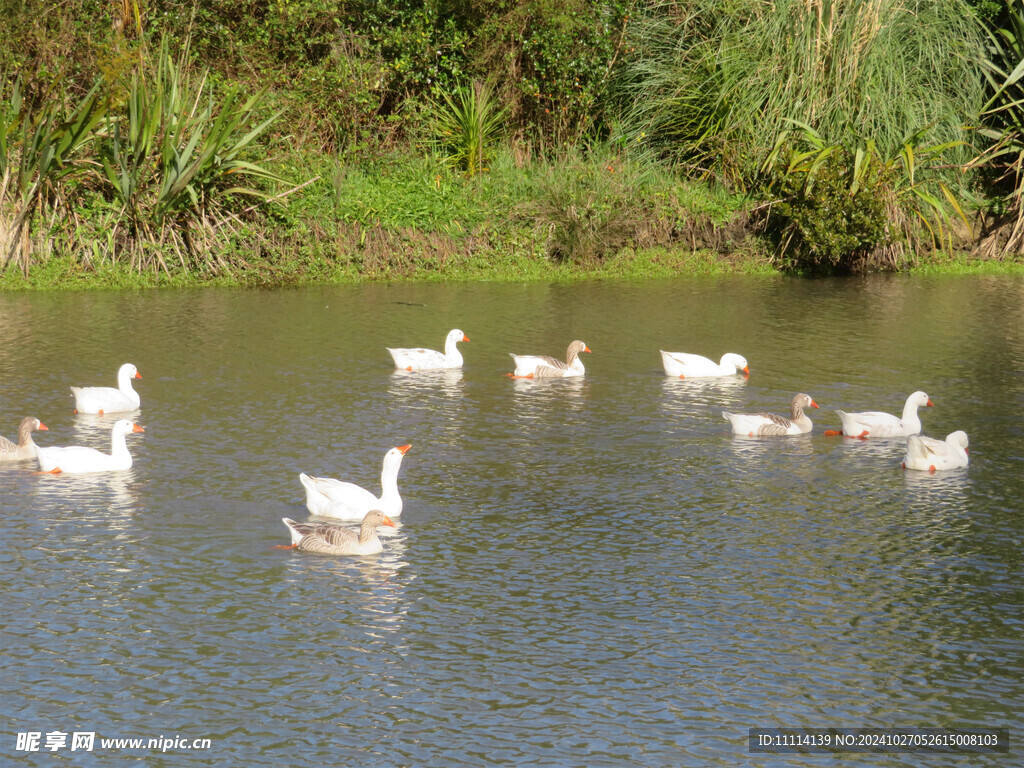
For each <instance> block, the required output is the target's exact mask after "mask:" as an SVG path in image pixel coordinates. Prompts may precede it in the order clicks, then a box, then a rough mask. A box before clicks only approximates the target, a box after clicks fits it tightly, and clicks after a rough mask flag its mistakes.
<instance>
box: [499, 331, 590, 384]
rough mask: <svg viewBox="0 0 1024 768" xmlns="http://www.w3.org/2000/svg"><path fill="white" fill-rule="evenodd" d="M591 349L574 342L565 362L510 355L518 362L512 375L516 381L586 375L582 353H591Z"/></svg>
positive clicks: (534, 356)
mask: <svg viewBox="0 0 1024 768" xmlns="http://www.w3.org/2000/svg"><path fill="white" fill-rule="evenodd" d="M589 351H590V347H588V346H587V345H586V344H584V343H583V342H582V341H580V340H578V339H577V340H576V341H574V342H573V343H572V344H570V345H569V348H568V349H567V350H566V351H565V361H564V362H563V361H561V360H557V359H556V358H554V357H547V356H546V355H516V354H512V353H511V352H510V353H509V354H510V355H511V356H512V359H513V360H515V361H516V370H515V372H514V373H512V374H510V375H511V376H512V377H513V378H516V379H542V378H567V377H570V376H582V375H583V374H584V373H586V370H585V369H584V368H583V362H582V361H581V360H580V352H589Z"/></svg>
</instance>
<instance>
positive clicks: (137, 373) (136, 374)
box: [135, 371, 142, 379]
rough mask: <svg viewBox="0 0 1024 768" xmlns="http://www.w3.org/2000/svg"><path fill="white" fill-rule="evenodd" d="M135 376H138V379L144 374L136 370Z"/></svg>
mask: <svg viewBox="0 0 1024 768" xmlns="http://www.w3.org/2000/svg"><path fill="white" fill-rule="evenodd" d="M135 378H136V379H141V378H142V374H141V373H139V372H138V371H136V372H135Z"/></svg>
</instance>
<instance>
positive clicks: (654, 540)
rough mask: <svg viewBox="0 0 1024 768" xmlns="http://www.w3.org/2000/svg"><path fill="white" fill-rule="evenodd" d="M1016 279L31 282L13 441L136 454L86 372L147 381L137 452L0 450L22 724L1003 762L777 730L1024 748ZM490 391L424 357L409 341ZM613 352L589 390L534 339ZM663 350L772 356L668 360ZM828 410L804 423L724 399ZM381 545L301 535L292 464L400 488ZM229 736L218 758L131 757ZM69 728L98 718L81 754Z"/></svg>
mask: <svg viewBox="0 0 1024 768" xmlns="http://www.w3.org/2000/svg"><path fill="white" fill-rule="evenodd" d="M1022 298H1024V281H1021V280H1019V279H1011V278H952V279H922V278H917V279H908V278H903V277H896V278H892V277H876V278H866V279H851V280H836V281H796V280H785V279H778V280H765V279H724V280H708V281H664V282H663V281H659V282H654V283H635V284H634V283H625V284H624V283H594V284H584V285H521V286H516V285H512V286H508V285H465V286H459V285H456V286H435V285H400V286H369V287H360V288H307V289H294V290H276V291H220V290H210V291H200V292H191V291H189V292H148V293H101V294H45V295H30V294H13V295H0V327H2V328H3V329H4V339H5V340H4V343H3V344H2V345H0V433H3V434H6V435H8V436H13V435H14V432H15V431H16V429H17V423H18V421H19V420H20V418H21V417H22V416H23V415H30V414H31V415H36V416H38V417H39V418H41V419H42V420H43V421H44V422H46V423H47V424H48V426H49V427H50V429H49V431H48V432H43V433H36V439H37V441H38V442H39V443H40V444H42V445H70V444H87V445H95V446H98V447H102V446H105V444H106V442H107V440H108V437H107V435H108V434H109V427H110V424H111V423H112V421H113V417H80V416H75V415H74V414H72V413H71V408H72V403H71V399H70V397H69V395H68V390H67V387H68V385H71V384H75V385H83V384H84V385H96V384H112V383H113V378H114V373H115V371H116V369H117V367H118V366H119V365H120V364H121V363H122V362H128V361H130V362H133V363H135V364H136V365H137V366H138V368H139V370H140V371H141V373H142V376H143V379H142V381H140V382H137V383H136V388H137V390H138V391H139V392H140V393H141V396H142V408H141V410H140V411H139V412H138V413H136V414H134V415H133V418H135V419H136V420H137V421H138V422H139V423H141V424H143V425H145V427H146V433H145V434H144V435H132V436H130V437H129V438H128V440H129V447H130V449H131V450H132V453H133V455H134V457H135V465H134V467H133V468H132V469H131V470H130V471H128V472H123V473H117V474H116V475H109V476H95V477H87V478H73V477H54V476H49V475H36V474H33V472H32V469H33V467H32V466H31V465H30V464H29V465H20V466H2V465H0V502H2V506H3V508H4V511H5V514H4V516H3V517H2V518H0V520H2V522H0V525H2V526H3V536H2V538H0V566H2V568H0V574H2V575H0V579H2V587H3V594H4V596H5V601H4V605H3V609H2V616H3V628H4V635H5V637H4V653H3V656H2V675H0V685H2V701H3V704H4V706H3V716H4V729H3V732H2V733H0V742H2V748H0V754H3V755H5V758H4V760H5V761H7V762H10V764H12V765H14V764H18V765H21V764H27V765H43V764H50V763H52V762H53V761H54V759H56V758H54V757H53V755H52V754H51V753H50V752H49V751H48V750H46V749H45V746H44V747H42V748H41V749H40V751H39V752H31V751H25V750H18V749H17V748H16V747H17V735H18V734H19V733H25V732H40V733H41V734H43V737H42V740H43V742H45V734H46V733H47V732H53V731H60V732H67V733H69V734H70V733H73V732H76V731H77V732H94V733H96V739H97V742H96V745H95V748H94V750H93V751H92V752H89V753H86V752H84V751H83V750H76V751H74V752H72V751H71V750H70V745H69V746H68V747H65V748H62V749H59V750H58V751H57V754H58V755H60V756H61V757H63V758H65V760H66V761H68V763H67V764H72V765H106V764H113V763H114V762H116V761H118V760H122V761H123V760H125V759H126V758H129V759H136V760H144V761H145V763H146V764H147V765H156V766H165V765H166V766H177V765H215V764H216V765H236V764H238V765H241V764H245V765H251V766H263V765H267V766H270V765H274V766H278V765H289V766H307V765H308V766H320V765H360V766H417V767H419V766H452V765H480V766H494V765H507V766H581V767H582V766H588V767H589V766H652V767H653V766H659V767H660V766H669V765H671V766H707V765H711V766H734V765H738V764H752V765H759V766H783V765H785V766H789V765H806V764H808V761H813V762H822V763H823V762H824V761H829V762H830V763H833V762H840V761H842V762H844V763H846V764H857V765H861V764H870V765H881V766H896V765H922V766H923V765H927V766H933V765H950V766H952V765H957V766H959V765H972V766H975V765H1000V766H1002V765H1009V764H1011V763H1013V762H1014V761H1019V759H1020V757H1019V756H1020V750H1019V746H1018V745H1016V743H1015V745H1014V747H1013V753H1012V754H1011V755H1009V756H1007V755H988V756H935V755H925V754H912V755H868V756H864V755H846V756H845V758H844V757H839V758H831V757H822V756H819V757H803V756H792V755H788V756H787V755H751V754H749V753H748V751H747V734H748V729H749V728H751V727H773V726H804V727H827V726H845V727H869V726H870V727H876V726H877V727H950V728H978V727H992V728H996V727H1000V728H1009V729H1010V732H1011V739H1019V736H1020V732H1021V731H1020V724H1021V718H1020V713H1021V711H1022V704H1024V695H1022V694H1024V686H1022V674H1021V651H1022V642H1021V637H1022V610H1021V607H1022V593H1021V585H1022V583H1024V582H1022V579H1021V575H1022V568H1021V551H1022V550H1021V539H1022V530H1024V527H1022V524H1021V523H1022V509H1024V504H1022V501H1024V373H1022V372H1024V322H1022V320H1024V317H1022V309H1021V308H1022V305H1024V303H1022V301H1021V299H1022ZM453 327H459V328H462V329H463V330H464V331H465V332H466V333H467V334H468V335H469V337H470V338H471V339H472V342H471V343H469V344H463V345H462V347H461V348H462V352H463V355H464V357H465V359H466V363H465V366H464V369H463V370H462V371H461V372H458V371H456V372H447V373H432V374H424V375H408V374H402V373H394V372H393V371H392V370H391V361H390V358H389V357H388V355H387V353H386V351H385V349H384V348H385V347H387V346H428V347H433V348H440V347H441V345H442V343H443V340H444V337H445V334H446V333H447V331H448V330H449V329H450V328H453ZM574 338H579V339H582V340H584V341H585V342H586V343H587V344H588V345H589V346H590V347H591V349H592V350H593V352H592V354H590V355H586V356H585V360H584V362H585V364H586V365H587V375H586V377H585V378H584V379H583V380H576V381H556V382H528V381H526V382H524V381H512V380H510V379H508V378H506V377H505V376H504V375H503V374H505V373H507V372H509V371H511V369H512V365H511V362H512V361H511V359H510V358H509V357H508V353H509V352H516V353H528V354H550V355H559V354H561V353H562V352H563V350H564V349H565V346H566V345H567V344H568V342H569V341H571V340H572V339H574ZM659 349H669V350H670V351H683V352H696V353H699V354H705V355H708V356H712V357H716V358H717V357H719V356H720V355H721V354H722V353H724V352H726V351H735V352H739V353H741V354H743V355H744V356H745V357H746V358H747V359H748V361H749V362H750V367H751V376H750V377H749V379H744V378H743V377H737V378H735V379H730V380H727V381H717V382H698V381H680V380H678V379H670V378H668V377H666V376H665V375H664V374H663V372H662V371H661V366H660V358H659V355H658V350H659ZM916 389H923V390H925V391H927V392H928V394H929V395H930V396H931V398H932V400H933V401H934V402H935V407H934V408H931V409H926V411H923V412H922V414H921V416H922V421H923V422H924V430H925V433H926V434H929V435H932V436H936V437H944V436H945V435H946V434H947V433H949V432H951V431H954V430H956V429H964V430H965V431H966V432H967V433H968V434H969V435H970V439H971V465H970V467H968V468H967V469H964V470H956V471H952V472H946V473H939V474H936V475H934V476H932V475H929V474H927V473H911V472H905V471H903V470H901V469H900V467H899V460H900V458H901V457H902V451H903V446H902V444H901V441H898V440H889V441H878V442H872V441H855V440H844V439H842V438H834V437H833V438H830V437H825V436H824V435H823V431H824V430H825V429H826V428H835V427H837V426H838V419H837V418H836V417H835V414H834V413H832V409H834V408H842V409H844V410H869V409H871V410H874V409H878V410H886V411H890V412H896V413H899V411H900V410H901V408H902V403H903V400H904V399H905V398H906V396H907V395H908V394H909V393H910V392H912V391H914V390H916ZM797 391H804V392H808V393H809V394H811V395H812V397H814V399H815V400H816V401H817V402H818V403H819V404H820V405H821V409H820V410H818V411H813V412H811V414H810V415H811V418H812V419H813V420H814V422H815V428H814V431H813V433H812V434H811V435H808V436H801V437H794V438H785V439H778V440H750V439H744V438H734V437H733V436H732V435H731V434H730V433H729V429H728V423H727V422H726V421H724V420H723V419H722V417H721V415H720V411H721V410H723V409H724V410H741V411H744V410H746V411H764V410H768V411H775V412H785V409H786V407H787V405H788V402H789V400H790V398H791V397H792V395H793V393H795V392H797ZM405 443H411V444H412V446H413V448H412V449H411V450H410V451H409V453H408V454H407V455H406V457H405V460H404V463H403V466H402V469H401V474H400V476H399V487H400V489H401V492H402V495H403V499H404V501H405V510H404V512H403V514H402V517H401V527H400V528H399V529H398V530H397V532H395V533H394V535H392V536H390V537H388V538H386V539H385V552H384V553H383V554H382V555H380V556H376V557H369V558H330V557H323V556H316V555H307V554H303V553H296V552H294V551H282V550H275V549H273V548H272V547H273V546H274V545H276V544H285V543H287V542H288V533H287V531H286V529H285V527H284V526H283V525H282V524H281V522H280V518H281V517H284V516H288V517H295V518H298V519H305V518H306V516H307V512H306V510H305V507H304V496H303V492H302V488H301V486H300V485H299V482H298V473H299V472H300V471H305V472H308V473H311V474H317V475H326V476H331V477H337V478H339V479H344V480H350V481H353V482H357V483H358V484H360V485H364V486H366V487H368V488H370V489H371V490H374V491H375V492H379V474H380V467H381V460H382V458H383V455H384V453H385V451H386V450H387V449H388V448H390V447H392V446H395V445H401V444H405ZM118 737H124V738H143V739H149V738H157V737H166V738H170V739H174V738H181V739H185V740H187V741H188V742H191V741H192V740H193V739H210V747H209V748H208V749H196V750H187V749H183V748H174V749H169V750H168V751H167V752H159V751H158V750H156V749H146V748H139V749H128V748H122V749H115V748H113V747H108V748H105V749H104V748H102V747H101V745H100V743H99V739H100V738H118ZM69 741H70V737H69Z"/></svg>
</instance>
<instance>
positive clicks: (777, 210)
mask: <svg viewBox="0 0 1024 768" xmlns="http://www.w3.org/2000/svg"><path fill="white" fill-rule="evenodd" d="M887 176H888V174H887V172H886V169H885V168H884V167H883V166H882V165H881V164H880V163H878V162H872V163H871V167H870V168H868V169H866V171H865V173H864V176H863V178H862V180H861V183H860V184H859V185H856V186H855V187H854V188H853V190H852V191H851V187H853V157H852V156H851V155H850V153H849V152H848V151H846V150H845V149H841V148H836V150H835V151H833V152H831V153H830V154H829V156H828V157H827V158H826V159H825V160H824V162H822V163H821V165H820V166H818V168H817V169H816V170H815V172H814V173H806V174H796V173H789V174H782V175H780V176H779V177H778V178H777V179H776V184H775V188H776V194H777V196H778V198H779V201H778V202H776V203H775V204H774V206H773V207H772V214H771V215H772V218H773V220H774V223H775V226H776V228H777V230H778V232H779V243H780V251H781V253H782V254H783V259H784V261H785V262H786V264H787V266H789V267H791V268H794V267H795V268H797V269H802V270H808V271H812V272H815V271H825V272H851V271H854V270H858V269H864V268H865V267H866V266H867V265H868V264H869V263H870V261H871V257H872V255H873V254H874V253H875V252H876V251H878V250H879V249H882V248H885V247H886V246H889V245H890V244H891V243H892V238H893V235H892V232H891V231H890V228H889V226H888V221H887V215H886V208H887V206H886V198H887V194H886V192H887V189H889V188H891V179H889V178H887Z"/></svg>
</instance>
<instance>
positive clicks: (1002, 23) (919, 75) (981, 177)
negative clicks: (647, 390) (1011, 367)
mask: <svg viewBox="0 0 1024 768" xmlns="http://www.w3.org/2000/svg"><path fill="white" fill-rule="evenodd" d="M5 5H7V6H9V11H8V12H6V13H5V24H4V25H3V27H2V28H0V287H19V286H22V285H75V284H80V283H83V282H86V283H92V284H95V283H99V284H113V285H154V284H168V285H176V284H186V283H193V282H197V281H199V282H246V283H260V284H281V283H291V282H307V281H313V280H353V279H360V278H364V277H384V278H387V277H412V276H414V277H418V278H428V279H430V278H435V279H480V278H497V279H515V278H561V277H570V276H573V275H579V274H587V275H594V274H597V275H626V276H646V275H667V274H674V273H679V272H694V271H697V272H701V273H708V272H710V273H722V272H728V271H736V270H742V271H751V270H766V271H767V270H777V269H786V270H795V271H824V272H848V271H856V270H866V269H903V268H907V267H910V266H919V265H932V264H942V263H946V262H948V260H949V258H950V257H951V256H952V255H955V256H956V258H957V259H958V260H959V261H960V263H962V264H964V263H969V262H971V261H973V260H979V261H984V262H985V263H986V265H987V266H986V267H985V268H986V269H999V268H1000V267H999V266H997V264H1002V265H1004V266H1005V268H1007V269H1011V270H1013V269H1019V268H1020V267H1019V264H1020V252H1021V249H1022V246H1024V206H1022V202H1024V201H1022V193H1021V188H1022V172H1024V168H1022V162H1024V117H1022V116H1024V90H1022V81H1021V78H1022V75H1024V65H1022V63H1021V62H1022V59H1021V56H1022V51H1024V48H1022V36H1024V2H1022V0H1011V2H1010V3H1008V4H1002V3H995V2H990V0H970V1H969V0H946V1H945V2H942V3H920V2H915V1H914V0H777V2H774V3H764V2H761V1H760V0H730V1H729V2H722V0H686V1H681V2H627V1H626V0H613V1H610V2H590V3H584V2H579V1H578V0H526V1H525V2H518V1H517V2H509V1H507V0H468V1H467V2H460V3H452V2H446V1H445V0H427V1H426V2H422V1H420V2H416V1H414V0H397V1H395V2H382V1H378V0H354V1H353V2H340V0H273V2H270V1H269V0H224V2H218V3H198V2H196V3H193V4H189V3H179V2H174V3H172V2H168V1H167V0H114V1H112V0H102V2H101V1H100V0H68V2H65V3H62V4H58V5H55V4H52V3H44V2H40V1H39V0H7V3H6V4H5Z"/></svg>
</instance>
